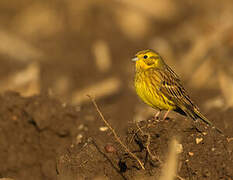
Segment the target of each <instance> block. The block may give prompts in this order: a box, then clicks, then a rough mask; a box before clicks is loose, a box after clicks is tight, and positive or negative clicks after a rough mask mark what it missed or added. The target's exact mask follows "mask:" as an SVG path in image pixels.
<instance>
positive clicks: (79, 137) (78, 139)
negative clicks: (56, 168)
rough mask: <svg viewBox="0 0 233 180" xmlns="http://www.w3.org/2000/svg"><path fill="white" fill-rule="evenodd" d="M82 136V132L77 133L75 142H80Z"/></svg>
mask: <svg viewBox="0 0 233 180" xmlns="http://www.w3.org/2000/svg"><path fill="white" fill-rule="evenodd" d="M82 138H83V135H82V134H78V135H77V136H76V144H79V143H81V142H82Z"/></svg>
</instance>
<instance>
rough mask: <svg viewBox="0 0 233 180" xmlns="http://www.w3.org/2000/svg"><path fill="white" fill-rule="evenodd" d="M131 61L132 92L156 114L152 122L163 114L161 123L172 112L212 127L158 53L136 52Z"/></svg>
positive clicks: (148, 51) (149, 51) (150, 51)
mask: <svg viewBox="0 0 233 180" xmlns="http://www.w3.org/2000/svg"><path fill="white" fill-rule="evenodd" d="M132 61H135V62H136V75H135V88H136V92H137V94H138V96H139V97H140V98H141V99H142V100H143V101H144V102H145V103H146V104H148V105H149V106H151V107H153V108H155V109H158V110H159V111H158V113H157V114H156V115H155V117H156V118H157V117H158V115H159V113H160V111H161V110H167V112H166V114H165V115H164V119H165V118H166V117H167V115H168V113H169V111H171V110H174V111H176V112H179V113H181V114H183V115H187V116H189V117H191V118H192V119H194V120H196V119H198V118H199V119H201V120H202V121H204V122H205V123H207V124H209V125H211V126H213V125H212V123H211V122H210V121H209V120H208V119H207V118H206V117H205V116H203V115H202V114H201V112H200V111H199V109H198V107H197V106H196V105H195V104H194V103H193V102H192V100H191V99H190V97H189V96H188V94H187V93H186V91H185V89H184V87H183V86H182V83H181V81H180V79H179V77H178V75H177V74H176V73H175V72H174V71H173V70H172V69H171V68H170V67H169V66H168V65H167V64H166V63H165V62H164V60H163V59H162V57H161V56H160V55H159V54H158V53H156V52H155V51H153V50H143V51H139V52H138V53H137V54H136V55H135V57H134V58H133V59H132ZM213 127H214V126H213ZM217 130H218V131H219V132H221V131H220V130H219V129H217Z"/></svg>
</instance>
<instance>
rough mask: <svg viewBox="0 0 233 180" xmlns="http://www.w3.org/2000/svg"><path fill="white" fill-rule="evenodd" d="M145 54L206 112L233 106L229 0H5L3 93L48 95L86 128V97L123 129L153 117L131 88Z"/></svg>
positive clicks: (0, 37)
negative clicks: (163, 65) (159, 59)
mask: <svg viewBox="0 0 233 180" xmlns="http://www.w3.org/2000/svg"><path fill="white" fill-rule="evenodd" d="M147 48H151V49H154V50H156V51H157V52H159V53H160V54H161V55H162V56H163V57H164V59H165V61H166V62H167V63H168V64H169V65H170V66H171V67H172V68H173V69H174V70H175V71H176V72H177V74H179V75H180V77H181V79H182V80H183V81H184V85H185V87H187V90H188V92H189V93H190V94H191V97H193V98H192V99H193V100H194V102H196V103H197V104H198V105H199V106H200V108H201V109H202V111H203V112H204V114H206V113H208V112H211V110H212V109H216V108H217V109H218V110H219V111H224V110H226V109H228V108H230V107H231V106H233V68H232V67H233V58H232V57H233V1H231V0H224V1H218V0H205V1H194V0H188V1H187V0H177V1H173V0H156V1H155V0H143V1H141V0H112V1H109V0H60V1H58V0H57V1H55V0H47V1H39V0H37V1H35V0H20V1H19V0H11V1H9V0H8V1H7V0H1V1H0V67H1V68H0V82H1V83H0V92H2V93H3V92H6V91H8V90H13V91H17V92H20V94H21V95H22V96H25V97H28V96H33V95H37V94H47V93H48V94H49V95H50V96H53V97H55V98H58V99H60V100H61V101H62V102H64V103H68V104H72V105H75V107H77V108H80V109H82V110H83V111H84V112H85V113H84V116H83V119H84V120H86V121H89V122H91V121H92V118H93V117H92V116H91V114H92V112H93V111H90V110H89V107H92V105H91V104H90V102H89V99H88V98H87V97H86V95H87V94H90V95H93V96H95V98H96V100H97V102H98V103H99V104H100V106H101V107H102V109H103V112H104V114H105V115H106V118H107V119H108V120H109V121H110V122H111V123H112V124H113V126H114V127H115V128H116V129H117V130H118V131H122V132H124V130H125V129H126V128H127V122H132V121H133V120H135V119H136V120H140V119H143V118H146V117H147V116H148V115H151V114H153V113H154V111H153V110H152V109H150V108H148V107H146V106H145V105H144V104H143V103H141V101H140V100H139V99H138V98H137V96H136V94H135V91H134V87H133V77H134V64H133V63H132V62H131V57H132V56H133V55H134V54H135V53H136V52H137V51H139V50H142V49H147ZM89 111H90V112H89ZM88 113H89V114H88ZM222 123H223V124H222V128H227V127H229V126H231V121H230V120H229V121H223V122H222ZM219 124H221V122H220V121H219Z"/></svg>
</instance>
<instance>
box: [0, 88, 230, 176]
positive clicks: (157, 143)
mask: <svg viewBox="0 0 233 180" xmlns="http://www.w3.org/2000/svg"><path fill="white" fill-rule="evenodd" d="M0 100H1V106H0V114H1V120H0V127H1V131H0V133H1V134H0V142H1V146H0V164H1V165H0V177H11V178H15V179H19V180H21V179H22V180H23V179H35V180H37V179H38V180H39V179H44V180H47V179H48V180H49V179H56V178H57V179H59V180H73V179H95V178H100V179H135V178H136V179H140V178H143V179H146V178H152V179H153V178H156V179H157V178H158V177H159V176H160V174H161V169H162V167H163V163H164V162H165V161H166V159H167V155H168V151H169V142H170V140H171V139H172V137H176V138H177V139H178V141H179V143H178V145H179V149H180V150H179V156H178V165H177V168H178V171H177V173H178V175H179V176H180V177H182V178H185V179H212V180H213V179H232V177H233V171H232V149H233V148H232V141H231V140H230V139H227V137H226V136H223V135H221V134H219V133H218V132H217V131H216V130H215V129H212V128H210V127H207V126H206V125H205V124H203V123H202V122H197V123H194V122H192V121H190V120H187V119H185V118H184V117H178V118H174V119H169V120H166V121H157V120H156V121H155V120H147V121H142V122H140V123H138V124H135V123H132V124H130V125H129V128H128V132H127V133H126V132H125V133H126V134H127V136H126V137H125V135H124V134H123V133H120V134H119V135H120V137H121V139H122V141H123V142H125V143H126V144H127V146H128V147H129V149H130V151H131V152H132V153H134V154H135V155H136V156H137V157H138V158H139V159H140V161H141V162H142V163H143V165H144V167H145V169H146V170H142V169H141V167H140V165H139V164H138V162H137V161H136V160H135V159H134V158H132V157H131V156H130V155H129V154H128V153H126V151H125V150H124V149H123V148H122V146H121V145H119V143H118V142H116V140H115V139H114V138H113V136H112V135H111V133H110V132H109V130H108V131H106V130H107V129H106V128H105V129H104V128H103V127H102V129H101V128H99V127H100V126H103V123H102V122H101V121H100V120H99V119H98V118H97V115H96V113H94V112H93V111H94V110H95V109H94V108H90V109H91V111H92V112H91V111H90V110H89V111H87V110H83V109H81V110H80V109H79V108H77V107H72V106H69V105H66V104H62V103H61V102H59V101H58V100H56V99H53V98H51V97H49V96H47V95H40V96H34V97H31V98H23V97H21V96H19V94H17V93H13V92H10V93H6V94H4V95H2V96H0ZM227 112H228V113H229V112H232V110H227V111H226V112H224V113H227ZM90 114H92V116H91V117H90ZM86 117H89V119H92V120H91V121H87V120H86ZM226 117H228V118H229V114H228V115H226ZM148 139H149V140H148ZM148 150H149V152H150V153H148Z"/></svg>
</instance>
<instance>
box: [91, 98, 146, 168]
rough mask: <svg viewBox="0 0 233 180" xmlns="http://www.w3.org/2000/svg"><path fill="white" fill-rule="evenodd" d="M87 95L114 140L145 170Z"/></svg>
mask: <svg viewBox="0 0 233 180" xmlns="http://www.w3.org/2000/svg"><path fill="white" fill-rule="evenodd" d="M88 97H89V98H90V100H91V101H92V103H93V104H94V106H95V108H96V110H97V112H98V113H99V115H100V117H101V119H102V120H103V121H104V123H105V124H106V126H108V128H109V129H110V130H111V132H112V133H113V135H114V137H115V139H116V141H117V142H118V143H120V145H121V146H122V147H123V148H124V149H125V151H126V152H127V153H129V154H130V155H131V156H132V157H133V158H134V159H135V160H136V161H138V163H139V165H140V166H141V168H142V169H143V170H145V167H144V165H143V164H142V162H141V161H140V160H139V158H138V157H137V156H136V155H135V154H133V153H132V152H131V151H130V150H129V149H128V148H127V146H126V145H125V144H124V143H123V142H122V141H121V139H120V138H119V136H118V135H117V134H116V132H115V130H114V129H113V128H112V127H111V125H110V124H109V123H108V121H107V120H106V119H105V118H104V116H103V114H102V112H101V111H100V109H99V107H98V105H97V104H96V102H95V99H94V98H92V97H91V96H90V95H88Z"/></svg>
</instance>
